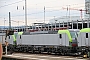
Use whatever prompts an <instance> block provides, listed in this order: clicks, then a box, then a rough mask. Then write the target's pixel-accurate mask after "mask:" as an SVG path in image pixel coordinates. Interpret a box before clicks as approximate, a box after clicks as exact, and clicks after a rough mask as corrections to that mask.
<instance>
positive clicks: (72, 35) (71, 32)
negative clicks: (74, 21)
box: [70, 31, 78, 38]
mask: <svg viewBox="0 0 90 60" xmlns="http://www.w3.org/2000/svg"><path fill="white" fill-rule="evenodd" d="M70 34H71V38H76V37H77V35H78V34H77V32H76V31H70Z"/></svg>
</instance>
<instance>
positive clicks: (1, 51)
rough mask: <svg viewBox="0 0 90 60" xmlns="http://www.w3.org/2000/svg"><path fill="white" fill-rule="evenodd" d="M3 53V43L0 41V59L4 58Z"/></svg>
mask: <svg viewBox="0 0 90 60" xmlns="http://www.w3.org/2000/svg"><path fill="white" fill-rule="evenodd" d="M2 53H3V50H2V44H1V43H0V60H1V59H2Z"/></svg>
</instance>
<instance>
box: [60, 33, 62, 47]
mask: <svg viewBox="0 0 90 60" xmlns="http://www.w3.org/2000/svg"><path fill="white" fill-rule="evenodd" d="M59 38H60V39H59V44H60V46H62V34H59Z"/></svg>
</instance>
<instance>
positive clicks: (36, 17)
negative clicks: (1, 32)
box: [0, 0, 85, 26]
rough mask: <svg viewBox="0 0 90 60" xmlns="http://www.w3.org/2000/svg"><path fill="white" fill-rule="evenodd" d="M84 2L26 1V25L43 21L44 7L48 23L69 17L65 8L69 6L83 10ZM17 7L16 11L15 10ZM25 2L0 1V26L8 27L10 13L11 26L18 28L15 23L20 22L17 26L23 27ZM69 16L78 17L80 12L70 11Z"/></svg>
mask: <svg viewBox="0 0 90 60" xmlns="http://www.w3.org/2000/svg"><path fill="white" fill-rule="evenodd" d="M84 3H85V1H84V0H27V20H28V25H30V24H31V23H33V22H43V21H44V6H45V11H46V13H45V20H46V22H48V21H49V20H50V19H53V18H54V16H55V18H58V17H61V16H66V14H67V15H69V12H68V11H67V9H62V7H64V8H67V6H68V5H70V7H71V8H75V9H80V8H82V9H84ZM17 6H18V10H17ZM23 6H25V0H0V22H1V23H0V25H1V26H2V25H3V26H4V19H5V20H6V21H5V25H7V26H8V20H9V18H8V13H9V12H11V20H14V21H16V22H14V21H12V26H18V23H17V21H20V23H19V25H25V23H23V22H24V21H25V18H24V17H25V15H24V14H25V12H24V11H25V10H23ZM71 16H80V11H77V10H74V11H73V10H71Z"/></svg>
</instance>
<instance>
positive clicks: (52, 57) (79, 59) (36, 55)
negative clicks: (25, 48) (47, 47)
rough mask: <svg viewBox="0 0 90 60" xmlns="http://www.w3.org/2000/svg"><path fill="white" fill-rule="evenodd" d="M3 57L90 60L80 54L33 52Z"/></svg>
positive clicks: (40, 59)
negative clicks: (65, 54)
mask: <svg viewBox="0 0 90 60" xmlns="http://www.w3.org/2000/svg"><path fill="white" fill-rule="evenodd" d="M3 57H7V58H16V59H21V60H89V58H82V57H80V56H68V55H67V56H61V55H58V54H57V55H55V54H47V53H42V54H38V53H35V54H32V53H13V54H9V55H3Z"/></svg>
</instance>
